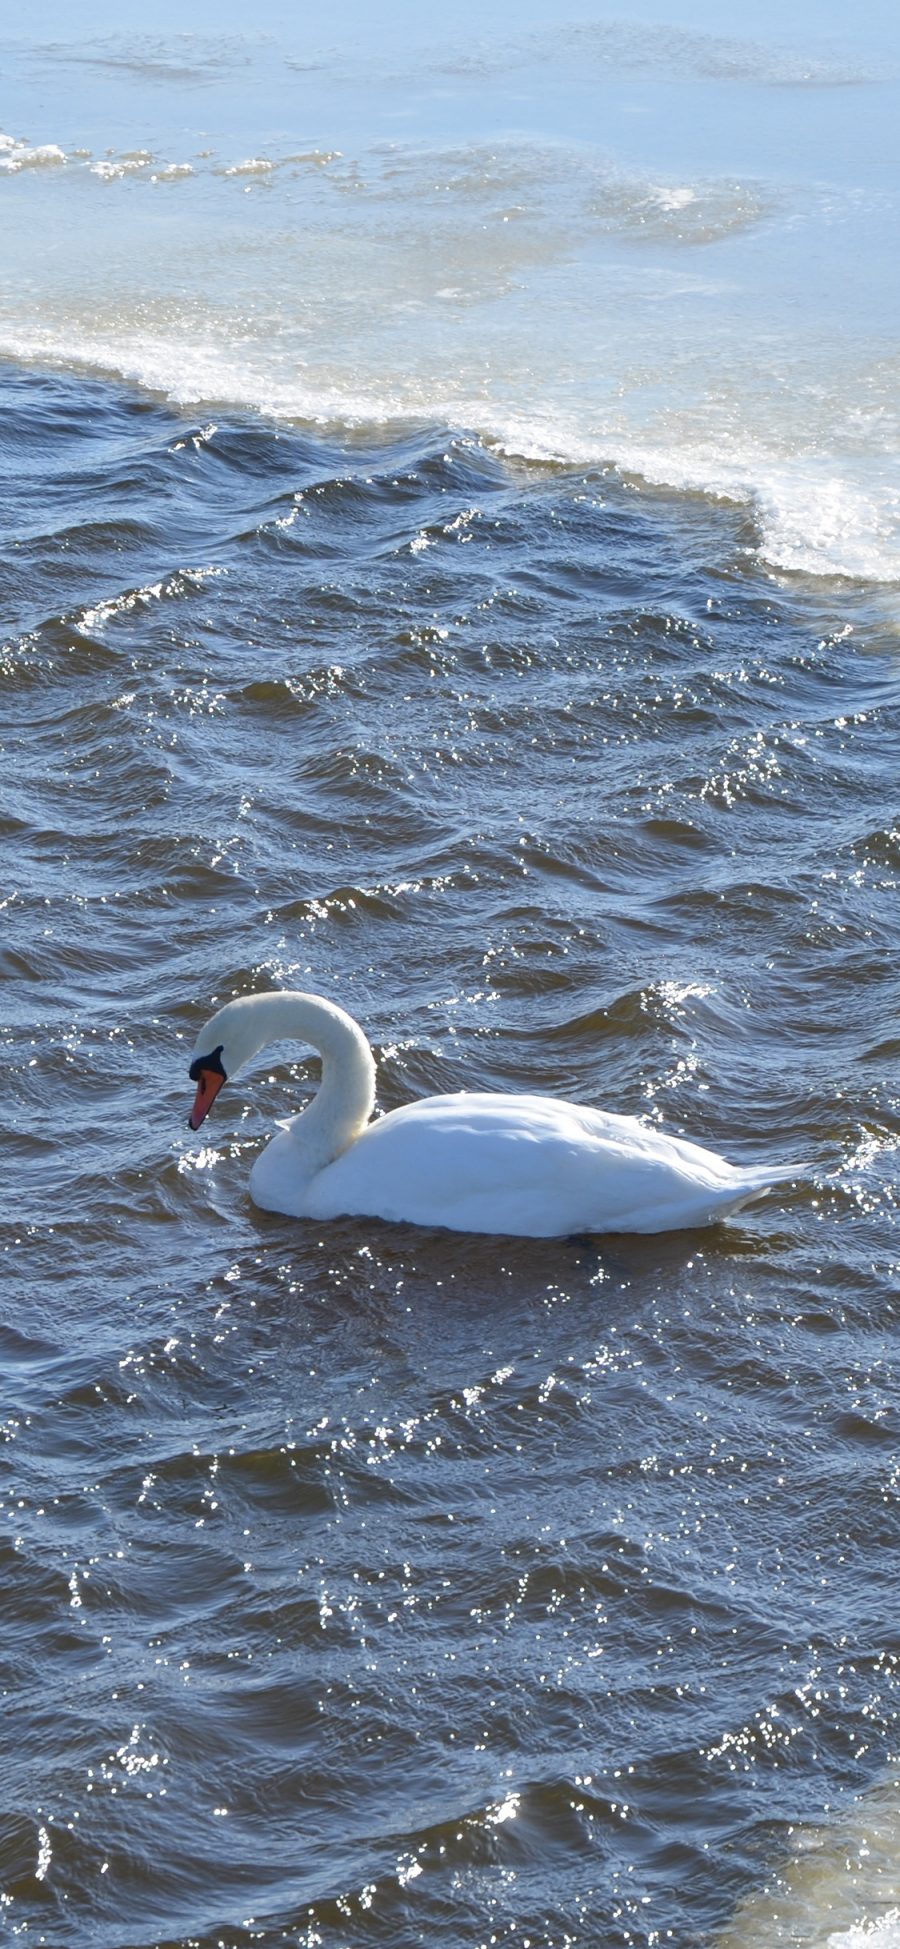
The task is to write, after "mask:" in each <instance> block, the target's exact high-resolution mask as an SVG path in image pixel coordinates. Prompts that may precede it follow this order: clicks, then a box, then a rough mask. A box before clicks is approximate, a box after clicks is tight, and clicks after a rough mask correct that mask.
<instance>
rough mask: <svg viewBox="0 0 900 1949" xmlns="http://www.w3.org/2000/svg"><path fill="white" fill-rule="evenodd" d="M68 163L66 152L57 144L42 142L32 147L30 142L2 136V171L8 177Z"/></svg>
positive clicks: (0, 162) (0, 138) (0, 158)
mask: <svg viewBox="0 0 900 1949" xmlns="http://www.w3.org/2000/svg"><path fill="white" fill-rule="evenodd" d="M66 161H67V157H66V152H65V150H64V149H61V148H60V147H59V145H58V143H56V142H40V143H36V144H34V146H32V145H31V144H29V143H28V142H18V141H17V140H16V138H15V137H14V136H11V135H0V170H2V171H3V172H4V173H5V174H6V175H7V176H15V175H18V172H19V170H20V169H47V168H50V169H53V168H55V167H56V166H57V165H58V164H59V163H64V162H66Z"/></svg>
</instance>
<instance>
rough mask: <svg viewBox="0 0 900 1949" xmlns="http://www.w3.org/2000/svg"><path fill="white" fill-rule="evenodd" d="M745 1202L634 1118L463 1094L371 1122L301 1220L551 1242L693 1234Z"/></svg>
mask: <svg viewBox="0 0 900 1949" xmlns="http://www.w3.org/2000/svg"><path fill="white" fill-rule="evenodd" d="M741 1195H742V1192H741V1174H740V1173H738V1172H734V1171H732V1169H731V1166H730V1165H728V1164H726V1163H725V1162H724V1160H723V1159H721V1158H718V1157H716V1156H715V1155H714V1153H712V1152H710V1151H706V1150H702V1149H701V1148H700V1146H699V1145H696V1144H684V1143H682V1142H681V1141H680V1140H679V1139H677V1138H667V1137H663V1136H661V1135H660V1133H659V1132H658V1131H656V1130H653V1129H650V1128H648V1127H647V1126H646V1125H644V1124H641V1123H639V1122H638V1121H637V1120H636V1119H635V1118H632V1117H615V1116H608V1115H605V1114H604V1113H603V1112H600V1111H596V1110H590V1109H582V1108H580V1107H579V1106H577V1105H575V1104H568V1103H561V1102H557V1101H556V1100H555V1099H553V1098H547V1097H528V1096H520V1097H506V1096H491V1095H472V1094H468V1093H461V1094H460V1095H458V1096H446V1097H430V1098H428V1099H426V1100H425V1101H424V1102H421V1103H414V1104H409V1105H407V1106H406V1107H405V1108H404V1109H402V1110H395V1111H393V1112H392V1113H391V1115H390V1116H387V1117H383V1118H381V1119H380V1120H379V1121H378V1122H376V1123H374V1124H370V1125H369V1127H368V1128H367V1129H366V1130H365V1131H364V1132H363V1134H362V1136H361V1137H359V1138H358V1139H357V1141H356V1143H355V1144H353V1145H352V1146H351V1147H350V1149H349V1150H348V1151H346V1152H345V1153H344V1155H343V1156H342V1157H339V1158H338V1159H337V1160H336V1161H335V1162H334V1163H333V1164H329V1165H328V1166H327V1167H326V1169H325V1170H323V1171H320V1172H319V1173H318V1175H317V1177H316V1178H314V1179H313V1180H312V1182H311V1183H310V1184H309V1185H308V1186H307V1189H306V1192H305V1194H304V1214H305V1215H307V1216H309V1217H314V1218H333V1217H338V1216H341V1215H353V1214H356V1215H359V1216H369V1217H377V1218H385V1219H391V1220H396V1221H400V1222H403V1221H406V1222H408V1223H412V1224H417V1225H437V1226H448V1227H450V1228H451V1229H452V1230H454V1231H471V1232H495V1233H502V1232H506V1233H516V1234H518V1235H520V1236H523V1235H524V1236H530V1237H556V1236H560V1235H564V1234H566V1233H573V1232H579V1231H618V1230H632V1231H658V1230H663V1229H667V1228H669V1227H671V1226H678V1225H686V1224H700V1223H703V1222H705V1220H706V1219H707V1218H708V1217H710V1216H713V1215H715V1211H716V1209H717V1208H718V1206H719V1205H722V1206H723V1207H725V1208H727V1206H728V1204H729V1202H730V1203H736V1202H738V1201H739V1199H740V1197H741ZM748 1195H750V1191H749V1188H748V1189H747V1190H746V1191H744V1192H743V1196H745V1197H746V1196H748ZM282 1208H284V1207H282Z"/></svg>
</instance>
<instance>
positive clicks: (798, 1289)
mask: <svg viewBox="0 0 900 1949" xmlns="http://www.w3.org/2000/svg"><path fill="white" fill-rule="evenodd" d="M2 384H3V415H2V420H0V450H2V465H0V482H2V485H0V500H2V532H3V536H4V540H3V543H2V552H0V597H2V603H3V613H4V616H5V618H6V624H5V631H4V635H3V639H2V653H0V675H2V696H3V706H4V708H3V718H2V723H3V729H2V758H3V772H2V779H3V790H2V801H0V802H2V834H3V889H2V908H3V937H2V956H3V973H4V976H5V982H4V995H5V1010H4V1027H3V1035H2V1040H3V1055H4V1064H5V1069H6V1074H7V1103H8V1109H7V1114H6V1117H5V1119H4V1130H3V1134H2V1144H3V1152H4V1171H3V1176H4V1184H5V1188H6V1192H7V1203H6V1211H5V1215H4V1218H3V1223H2V1233H0V1246H2V1262H3V1268H4V1275H5V1276H4V1281H3V1292H4V1302H3V1304H4V1311H3V1325H2V1328H0V1374H2V1380H3V1388H4V1396H5V1401H6V1406H5V1408H4V1411H3V1422H2V1436H3V1443H2V1449H0V1468H2V1475H0V1483H2V1504H3V1540H2V1543H0V1550H2V1558H3V1566H4V1573H5V1575H4V1582H5V1587H6V1605H5V1621H4V1622H3V1624H2V1627H0V1655H2V1670H3V1690H4V1721H5V1729H4V1736H3V1745H4V1760H3V1786H2V1803H0V1864H2V1874H0V1902H2V1909H0V1931H3V1930H5V1931H6V1932H7V1934H8V1936H9V1939H10V1940H11V1941H12V1940H24V1941H25V1942H26V1943H28V1942H33V1943H35V1944H39V1943H43V1944H46V1945H50V1949H63V1945H73V1949H74V1945H82V1944H84V1943H86V1942H90V1943H91V1944H92V1945H97V1946H98V1949H126V1945H127V1949H138V1946H139V1945H141V1946H146V1945H151V1944H166V1945H175V1944H178V1945H183V1949H187V1945H189V1944H190V1945H202V1949H214V1945H220V1944H226V1945H228V1949H233V1946H234V1949H236V1945H238V1944H243V1943H248V1944H249V1943H251V1942H255V1943H262V1944H263V1945H272V1946H273V1949H274V1945H276V1944H278V1945H288V1944H294V1945H299V1944H303V1945H309V1946H310V1949H312V1945H316V1946H317V1949H318V1945H323V1946H324V1949H341V1946H342V1945H352V1949H356V1945H364V1944H369V1943H371V1944H373V1945H374V1944H379V1945H385V1949H406V1946H407V1945H411V1944H414V1943H424V1942H428V1943H429V1944H442V1945H444V1944H445V1945H447V1949H459V1945H462V1944H466V1945H470V1944H471V1945H473V1946H474V1945H481V1944H482V1943H484V1944H487V1943H509V1944H513V1943H515V1944H519V1945H522V1944H525V1943H528V1944H530V1945H531V1946H532V1949H538V1946H539V1945H540V1949H562V1946H563V1945H568V1944H575V1943H578V1944H584V1945H591V1946H592V1949H593V1946H594V1945H600V1944H602V1945H606V1944H609V1945H619V1944H622V1945H624V1944H646V1945H650V1944H656V1943H666V1942H669V1943H675V1944H678V1945H684V1946H685V1949H687V1945H694V1944H697V1943H700V1942H703V1943H707V1942H714V1941H716V1940H717V1938H721V1939H722V1940H723V1942H725V1943H727V1944H728V1949H735V1945H736V1946H737V1949H757V1945H758V1944H759V1945H766V1949H770V1946H771V1945H773V1944H779V1943H782V1942H785V1943H786V1942H791V1943H792V1944H797V1943H802V1944H812V1943H815V1944H821V1945H823V1946H824V1944H825V1943H826V1942H830V1943H832V1944H835V1945H839V1949H859V1945H860V1944H861V1943H862V1941H863V1940H865V1942H867V1943H868V1942H869V1941H870V1940H871V1939H872V1938H871V1934H870V1933H869V1932H868V1931H870V1930H871V1929H873V1928H874V1929H875V1930H876V1933H877V1936H878V1941H879V1943H880V1944H886V1943H888V1942H889V1941H890V1942H894V1941H895V1940H896V1935H895V1934H894V1933H893V1931H894V1930H895V1929H896V1914H897V1904H898V1902H900V1888H898V1884H897V1874H896V1859H897V1840H898V1834H900V1786H898V1785H897V1784H895V1771H894V1769H895V1767H896V1761H897V1754H898V1730H897V1705H898V1698H897V1669H898V1659H900V1642H898V1636H897V1604H896V1558H895V1551H896V1545H897V1541H898V1495H900V1482H898V1474H897V1445H896V1443H897V1431H898V1413H897V1393H896V1377H895V1371H894V1367H893V1351H894V1335H895V1333H896V1325H897V1271H898V1265H897V1246H896V1214H897V1179H896V1153H897V1146H898V1141H900V1088H898V1066H897V1057H898V1054H900V1039H898V1034H897V1019H898V1001H900V981H898V971H897V970H898V955H897V948H898V926H897V880H898V869H900V829H898V819H900V807H898V803H897V759H898V730H900V706H898V688H897V649H896V635H895V633H894V631H893V630H892V629H891V628H890V627H888V626H887V625H886V624H885V622H884V621H883V619H882V617H881V612H880V610H879V609H878V608H877V607H876V606H875V604H874V601H873V600H870V598H869V597H868V596H867V595H866V592H865V590H864V589H863V588H860V587H859V586H857V587H856V588H851V587H850V585H848V584H840V583H827V582H819V583H813V582H810V581H803V580H798V579H796V578H795V579H793V580H792V579H789V578H780V579H779V578H778V577H777V576H775V575H774V574H773V573H771V572H768V571H766V570H765V568H764V567H761V566H760V563H759V559H758V556H757V553H756V530H755V528H754V525H753V521H752V519H751V517H750V516H749V515H748V514H746V513H745V512H742V511H741V509H740V508H734V507H729V506H727V505H724V504H721V503H715V502H711V501H709V500H707V499H704V498H703V497H701V496H682V497H681V498H674V497H667V496H666V495H664V494H663V493H662V492H655V491H653V490H651V489H649V488H647V487H645V486H644V487H641V486H639V485H636V484H631V485H629V484H627V483H623V481H622V480H621V479H619V478H618V477H616V476H615V475H614V474H612V473H611V472H604V471H602V470H589V471H573V470H572V469H564V468H559V467H549V466H548V467H538V466H524V465H521V466H516V465H512V464H510V463H509V462H508V461H504V460H503V459H502V458H501V457H500V456H499V455H498V453H497V452H496V451H491V450H490V448H489V447H488V446H486V445H485V444H484V443H483V442H480V441H479V440H478V439H476V438H474V437H469V436H466V435H464V434H462V433H460V432H458V431H457V432H451V431H448V430H447V429H446V428H444V427H442V426H440V425H436V426H420V427H419V428H418V430H415V431H410V432H409V433H408V434H406V435H404V436H403V437H400V436H399V435H397V434H394V435H392V436H390V437H381V438H378V439H376V437H375V436H374V435H372V434H370V435H368V436H364V435H363V434H359V435H358V436H356V437H355V438H351V437H350V436H344V437H343V438H342V439H337V438H334V439H330V440H325V439H323V438H322V437H318V436H317V437H312V436H310V435H309V434H308V433H304V432H303V431H302V430H298V429H297V428H289V427H286V426H283V425H282V426H277V425H274V424H272V423H268V422H266V421H263V420H252V419H247V418H242V417H241V416H240V415H238V414H236V413H234V412H228V413H225V414H224V415H222V414H210V415H209V416H206V417H197V418H189V417H185V416H184V415H178V414H177V413H175V412H174V411H173V410H171V409H170V408H169V407H167V406H166V405H164V404H163V403H161V402H160V401H158V400H153V399H151V398H150V397H148V396H147V395H140V394H132V393H129V392H126V391H123V390H122V389H114V388H112V387H109V386H107V385H105V384H101V383H100V382H99V381H91V380H88V379H85V378H80V377H77V376H74V375H70V376H65V375H59V374H58V375H56V376H53V375H46V374H45V375H43V376H41V375H40V374H36V373H34V372H29V371H25V370H14V369H12V368H8V369H7V370H6V371H5V372H4V374H3V380H2ZM278 983H287V984H290V985H294V986H302V987H308V988H312V989H316V990H319V991H320V992H323V993H326V994H330V995H333V996H334V997H335V998H336V999H338V1000H340V1001H341V1002H342V1003H344V1004H345V1005H346V1006H347V1007H349V1008H350V1009H351V1011H352V1012H353V1013H354V1014H355V1015H356V1016H357V1017H358V1018H359V1020H360V1021H361V1022H362V1023H363V1024H364V1026H365V1027H366V1030H367V1032H368V1033H369V1035H370V1036H371V1039H372V1042H373V1045H374V1047H375V1050H376V1054H377V1058H378V1071H379V1101H380V1105H381V1107H382V1108H388V1107H391V1106H393V1105H394V1104H397V1103H399V1102H402V1101H405V1100H406V1099H408V1098H410V1097H413V1096H417V1095H419V1094H421V1093H424V1092H427V1091H429V1090H445V1089H454V1088H457V1087H462V1086H465V1087H476V1088H501V1089H539V1090H547V1091H551V1092H554V1093H559V1094H566V1095H570V1096H573V1097H576V1098H578V1099H581V1100H583V1101H585V1102H592V1103H598V1104H603V1105H606V1106H608V1107H612V1108H616V1109H622V1110H627V1111H636V1112H639V1113H642V1114H644V1115H646V1116H649V1117H650V1118H653V1119H658V1120H660V1121H661V1122H664V1123H665V1125H666V1126H667V1127H668V1128H671V1129H673V1130H680V1131H683V1132H685V1133H687V1134H690V1135H691V1136H693V1137H696V1138H698V1139H699V1140H701V1141H704V1142H708V1143H711V1144H713V1145H714V1146H716V1147H718V1148H720V1149H722V1150H724V1151H725V1152H726V1153H727V1154H728V1155H729V1156H731V1157H732V1158H733V1159H734V1160H735V1161H742V1162H756V1161H760V1160H762V1159H764V1158H768V1157H777V1158H778V1160H779V1161H788V1162H789V1161H791V1160H792V1159H800V1158H812V1159H813V1160H814V1162H815V1164H816V1166H817V1176H816V1178H815V1179H814V1180H813V1181H812V1182H808V1183H806V1184H805V1185H804V1186H802V1187H800V1188H799V1189H797V1190H795V1191H793V1192H791V1193H790V1194H788V1195H787V1196H781V1195H779V1196H778V1197H773V1198H771V1199H769V1200H767V1201H766V1202H764V1203H763V1204H761V1205H760V1206H759V1207H758V1209H756V1210H755V1211H754V1212H753V1214H752V1215H747V1216H746V1217H743V1218H742V1219H741V1221H740V1223H739V1224H735V1225H731V1226H729V1227H727V1228H726V1227H722V1228H715V1229H712V1230H710V1231H705V1232H700V1233H696V1234H689V1233H685V1234H680V1235H672V1236H670V1237H662V1238H656V1239H644V1240H636V1239H628V1238H625V1237H621V1238H617V1239H609V1240H604V1241H602V1242H601V1245H600V1249H596V1248H595V1247H593V1246H592V1245H591V1244H590V1243H588V1242H586V1241H582V1242H573V1243H566V1242H564V1241H550V1242H544V1241H540V1242H534V1241H512V1242H509V1241H506V1240H503V1239H496V1240H492V1239H484V1238H478V1239H473V1238H466V1237H463V1236H457V1235H450V1234H447V1235H442V1234H438V1233H429V1232H427V1231H422V1232H419V1231H414V1230H412V1229H406V1228H403V1227H396V1228H391V1227H382V1226H378V1225H376V1224H372V1223H368V1222H365V1223H363V1222H359V1221H349V1220H348V1221H346V1222H343V1223H340V1224H336V1225H330V1226H328V1227H325V1228H321V1227H318V1226H316V1225H306V1224H300V1223H292V1222H290V1221H287V1220H280V1219H276V1218H271V1217H267V1216H265V1215H264V1214H262V1213H260V1212H257V1211H255V1210H254V1208H253V1207H252V1206H251V1204H250V1203H249V1200H248V1196H247V1177H248V1172H249V1165H250V1162H251V1159H252V1157H253V1155H254V1154H255V1151H256V1149H257V1147H258V1145H259V1144H260V1142H261V1141H262V1140H263V1138H264V1135H265V1133H266V1131H267V1130H268V1129H269V1128H270V1127H271V1123H272V1120H273V1118H274V1117H275V1116H276V1115H278V1114H281V1113H283V1111H284V1110H285V1108H287V1107H293V1106H294V1104H296V1103H297V1102H298V1101H300V1100H302V1099H304V1098H305V1096H306V1095H307V1094H308V1092H309V1090H310V1088H311V1087H312V1086H313V1084H314V1079H315V1066H314V1064H313V1062H312V1061H311V1060H310V1061H307V1059H306V1056H305V1053H304V1052H303V1051H299V1050H298V1051H296V1052H294V1061H293V1063H292V1064H291V1065H290V1066H288V1064H287V1063H286V1062H281V1061H278V1062H275V1061H273V1062H272V1063H271V1065H270V1067H269V1068H268V1069H266V1070H260V1071H259V1072H258V1073H257V1074H256V1075H253V1076H248V1077H247V1078H246V1081H244V1079H242V1082H241V1084H240V1085H237V1084H236V1085H234V1086H233V1087H232V1089H231V1090H230V1091H229V1092H228V1093H227V1096H223V1098H222V1099H221V1101H220V1103H219V1105H218V1106H217V1110H216V1112H215V1114H214V1117H213V1119H211V1121H210V1123H209V1125H208V1126H206V1127H205V1129H204V1133H203V1135H204V1137H205V1138H206V1139H207V1142H206V1144H205V1145H204V1147H202V1148H201V1147H200V1146H199V1144H198V1142H197V1141H196V1140H194V1139H193V1138H191V1137H190V1135H189V1133H188V1132H187V1131H186V1129H185V1118H186V1113H187V1109H188V1107H189V1102H190V1098H191V1094H192V1092H191V1090H190V1087H189V1085H188V1083H187V1079H186V1068H187V1060H188V1055H189V1051H190V1048H191V1046H192V1044H193V1039H194V1036H195V1033H196V1031H197V1028H198V1027H199V1025H200V1024H201V1022H202V1020H203V1019H204V1018H205V1016H206V1014H207V1013H208V1012H209V1009H210V1006H211V1003H212V1002H213V1000H214V999H219V1000H221V999H224V998H226V997H227V996H229V995H231V994H233V993H236V992H239V991H245V990H247V989H251V988H254V987H265V986H271V985H273V984H278ZM207 1133H208V1135H207ZM857 1796H862V1797H861V1798H859V1799H857ZM851 1856H852V1860H851ZM848 1862H850V1867H849V1868H848V1867H847V1865H846V1864H847V1863H848ZM841 1863H844V1867H843V1868H842V1867H841ZM851 1869H852V1873H851ZM767 1891H768V1892H767ZM892 1914H893V1920H892Z"/></svg>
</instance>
